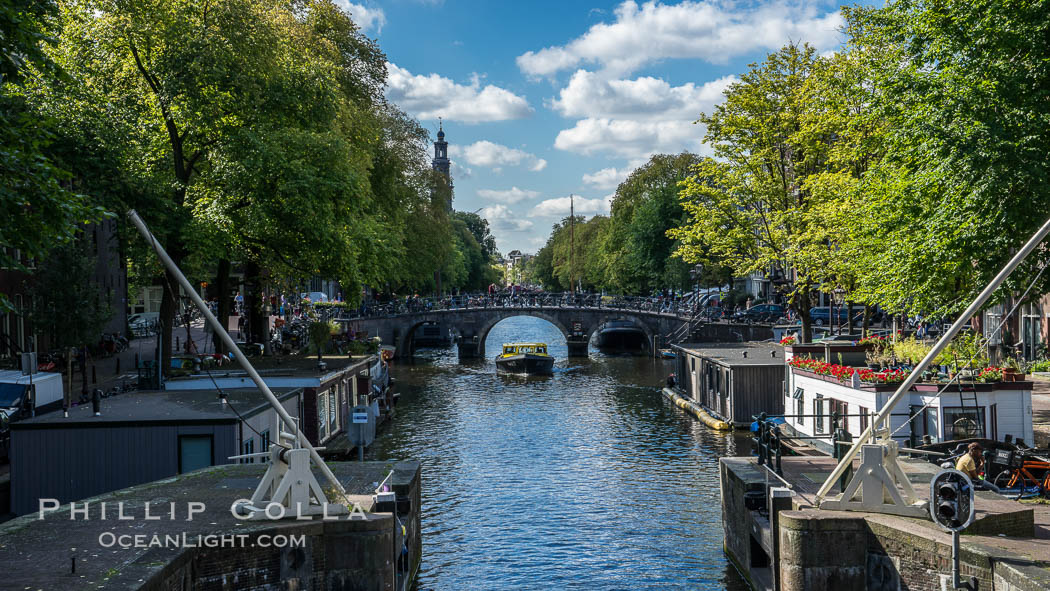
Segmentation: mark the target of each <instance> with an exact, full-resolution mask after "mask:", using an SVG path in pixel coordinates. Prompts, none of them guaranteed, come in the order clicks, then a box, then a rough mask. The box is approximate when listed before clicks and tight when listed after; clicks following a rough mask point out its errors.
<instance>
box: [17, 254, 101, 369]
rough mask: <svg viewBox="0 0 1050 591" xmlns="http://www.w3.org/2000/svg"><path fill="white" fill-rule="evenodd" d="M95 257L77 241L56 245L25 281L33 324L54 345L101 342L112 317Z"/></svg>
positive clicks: (62, 346) (71, 345) (61, 347)
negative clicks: (95, 275)
mask: <svg viewBox="0 0 1050 591" xmlns="http://www.w3.org/2000/svg"><path fill="white" fill-rule="evenodd" d="M95 263H96V260H95V258H94V257H92V256H89V255H87V254H85V249H84V248H83V247H82V245H80V244H77V241H73V242H69V243H65V244H62V245H60V246H57V247H55V248H53V249H52V250H51V251H50V252H48V253H47V256H46V257H44V258H42V259H41V261H40V263H39V265H38V267H37V268H36V269H35V272H34V274H33V276H32V278H31V279H29V280H28V281H27V282H26V283H27V285H26V288H27V293H28V294H29V296H30V302H31V306H30V311H29V316H30V319H31V320H32V321H33V327H34V328H35V330H36V331H37V332H39V333H41V334H44V335H47V337H48V343H49V344H50V345H51V347H52V348H57V349H68V348H69V347H80V346H83V345H89V344H94V343H97V342H98V339H99V335H101V334H102V329H103V327H105V325H106V323H107V322H108V321H109V319H110V318H111V317H112V314H113V311H112V310H111V309H110V308H109V301H108V300H107V299H106V297H105V296H104V293H105V290H104V289H103V287H102V286H101V285H98V284H97V283H96V282H95V281H94V270H95Z"/></svg>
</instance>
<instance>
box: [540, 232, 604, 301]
mask: <svg viewBox="0 0 1050 591" xmlns="http://www.w3.org/2000/svg"><path fill="white" fill-rule="evenodd" d="M572 221H573V220H572V219H570V218H568V217H566V218H565V219H564V220H562V221H561V222H559V223H557V224H555V225H554V226H553V228H552V231H551V235H550V236H549V237H548V238H547V243H546V244H545V245H544V246H543V248H541V249H540V251H539V252H538V253H537V254H536V257H535V258H534V259H533V261H532V263H531V269H530V275H531V276H532V279H533V280H535V281H538V282H539V283H540V284H541V285H543V287H544V288H545V289H547V290H550V291H568V290H571V289H572V288H573V283H574V282H575V283H576V284H577V285H579V286H581V287H582V288H583V289H584V290H595V289H600V288H601V287H602V285H603V284H602V281H603V278H604V275H605V269H604V266H603V261H602V255H601V244H602V241H603V240H604V236H605V233H606V232H607V231H608V226H609V218H608V217H606V216H594V217H592V218H591V219H590V220H587V219H586V218H584V217H583V216H576V218H575V228H571V227H570V226H571V225H572ZM572 234H575V237H574V238H573V236H572Z"/></svg>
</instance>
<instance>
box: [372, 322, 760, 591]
mask: <svg viewBox="0 0 1050 591" xmlns="http://www.w3.org/2000/svg"><path fill="white" fill-rule="evenodd" d="M511 341H527V342H532V341H541V342H547V343H548V344H549V345H550V351H551V353H552V354H553V355H554V356H555V357H557V358H558V361H557V363H556V365H555V373H554V375H553V376H548V377H538V376H536V377H528V378H527V377H523V376H502V375H497V374H496V372H495V364H494V363H493V362H492V359H491V357H493V356H495V354H496V352H498V351H499V349H500V345H501V344H502V343H504V342H511ZM487 349H488V351H489V352H490V353H492V355H490V356H489V357H490V358H489V359H486V360H476V361H473V362H468V363H464V364H460V363H459V361H458V360H457V356H456V351H455V348H454V347H452V348H448V349H428V350H421V351H417V357H416V359H415V360H414V361H412V362H400V363H397V364H395V367H394V369H393V375H394V376H395V377H396V378H397V390H398V391H399V392H401V400H400V402H399V405H398V415H397V418H396V419H395V421H393V423H391V424H389V425H388V426H387V427H386V429H385V431H384V432H383V433H382V435H381V436H380V437H379V438H378V439H377V440H376V443H375V445H374V446H373V447H372V449H371V450H370V451H369V454H370V456H371V457H372V458H373V459H395V458H413V459H418V460H420V461H421V462H422V478H423V491H422V495H423V507H422V509H423V511H422V515H423V561H422V565H421V567H420V574H419V579H418V585H417V589H418V590H419V591H431V590H432V591H454V590H471V591H478V590H490V589H491V590H500V591H510V590H547V589H586V590H588V591H598V590H621V589H623V590H627V589H630V590H636V589H731V590H738V589H740V590H742V589H746V585H745V584H744V583H743V582H742V580H741V579H740V577H739V575H737V573H736V572H735V571H734V570H733V567H732V566H731V565H729V564H728V562H727V561H726V558H725V556H724V554H723V552H722V525H721V509H720V501H719V490H718V458H719V457H720V456H726V455H742V454H746V453H748V448H747V442H746V440H745V438H744V437H742V436H741V435H733V434H725V433H719V432H715V431H711V430H709V429H707V428H706V427H704V426H703V425H702V424H701V423H699V422H698V421H696V420H695V419H693V418H691V417H689V416H687V415H686V414H684V413H683V412H681V411H680V410H679V409H677V408H675V407H674V406H673V405H672V404H670V403H668V402H666V401H665V400H664V399H663V397H662V396H661V395H660V393H659V387H660V385H661V384H662V382H663V381H664V380H665V379H666V376H667V374H668V373H669V372H671V371H673V370H672V368H671V364H670V363H669V362H668V361H665V360H653V359H650V358H648V357H630V356H606V355H603V354H601V353H598V352H597V351H595V350H593V348H592V352H591V354H590V357H589V358H587V359H582V358H580V359H576V358H573V359H567V358H566V347H565V340H564V338H563V337H562V335H561V332H560V331H559V330H558V329H557V328H555V327H554V326H553V325H551V324H549V323H547V322H546V321H543V320H540V319H536V318H529V317H516V318H510V319H507V320H504V321H503V322H501V323H499V324H498V325H496V326H495V327H494V328H493V329H492V331H491V332H490V333H489V336H488V341H487Z"/></svg>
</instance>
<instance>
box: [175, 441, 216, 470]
mask: <svg viewBox="0 0 1050 591" xmlns="http://www.w3.org/2000/svg"><path fill="white" fill-rule="evenodd" d="M213 464H214V461H213V460H212V436H211V435H179V474H185V473H187V472H192V471H194V470H200V469H201V468H207V467H208V466H211V465H213Z"/></svg>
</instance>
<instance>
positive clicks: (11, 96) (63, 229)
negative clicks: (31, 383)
mask: <svg viewBox="0 0 1050 591" xmlns="http://www.w3.org/2000/svg"><path fill="white" fill-rule="evenodd" d="M55 8H56V6H55V4H54V2H50V1H45V0H12V1H9V2H4V3H2V4H0V218H3V220H4V223H3V224H0V267H6V268H10V269H19V270H25V266H24V264H23V262H24V261H23V257H26V258H30V259H37V260H40V259H41V258H42V257H44V256H45V255H46V254H47V253H48V252H49V250H50V249H51V248H52V247H54V246H55V244H57V243H65V242H68V241H70V240H72V239H73V237H74V235H75V234H76V231H77V228H78V227H79V226H80V225H81V224H83V223H84V222H87V221H91V220H95V219H98V217H99V215H100V212H99V210H98V209H97V208H94V207H92V205H91V203H90V201H89V200H88V199H87V198H86V197H85V196H84V195H82V194H80V193H78V192H77V191H76V190H73V189H71V187H70V180H71V178H72V177H71V175H70V173H69V171H68V170H67V169H65V168H63V167H62V166H61V164H60V163H58V162H56V160H55V158H54V156H53V154H52V153H51V151H52V150H53V149H54V147H55V145H56V144H59V143H60V137H59V134H58V132H57V130H56V124H55V121H53V120H52V119H51V118H50V117H48V116H47V115H46V114H45V113H42V112H41V111H40V110H39V109H36V108H34V106H33V105H32V104H31V103H29V102H28V101H27V96H26V89H25V87H24V84H25V83H26V78H27V76H32V73H33V72H34V71H35V72H40V73H42V75H46V76H48V77H49V78H51V79H53V80H54V79H58V78H60V77H62V76H63V75H64V74H63V72H62V71H61V70H60V69H59V68H58V67H57V66H56V64H55V63H54V62H53V61H52V60H51V59H50V58H49V57H48V56H47V54H46V53H45V51H44V49H45V46H46V45H47V44H48V43H50V39H49V38H48V35H47V31H46V27H45V22H46V20H47V19H49V18H51V17H52V16H53V13H54V12H55ZM16 252H17V253H19V254H20V255H22V256H15V253H16ZM9 309H10V306H9V303H8V301H7V297H6V296H5V295H4V294H0V312H5V311H8V310H9Z"/></svg>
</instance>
